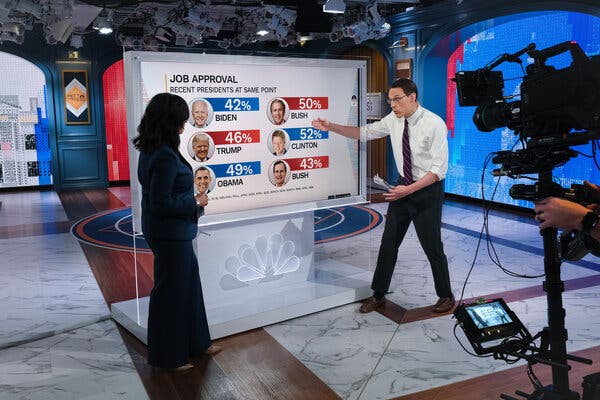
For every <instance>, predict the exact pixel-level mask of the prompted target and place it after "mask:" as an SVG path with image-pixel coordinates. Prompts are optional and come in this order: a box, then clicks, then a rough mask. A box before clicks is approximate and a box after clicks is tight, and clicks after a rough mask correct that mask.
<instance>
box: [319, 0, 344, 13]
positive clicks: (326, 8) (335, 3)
mask: <svg viewBox="0 0 600 400" xmlns="http://www.w3.org/2000/svg"><path fill="white" fill-rule="evenodd" d="M344 11H346V3H344V0H327V1H326V2H325V4H323V12H326V13H332V14H342V13H344Z"/></svg>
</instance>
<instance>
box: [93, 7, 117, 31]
mask: <svg viewBox="0 0 600 400" xmlns="http://www.w3.org/2000/svg"><path fill="white" fill-rule="evenodd" d="M111 11H112V10H111ZM94 28H95V29H97V30H98V32H100V34H102V35H108V34H111V33H112V31H113V29H112V12H108V13H107V12H106V9H103V10H102V11H100V14H98V16H97V17H96V23H95V24H94Z"/></svg>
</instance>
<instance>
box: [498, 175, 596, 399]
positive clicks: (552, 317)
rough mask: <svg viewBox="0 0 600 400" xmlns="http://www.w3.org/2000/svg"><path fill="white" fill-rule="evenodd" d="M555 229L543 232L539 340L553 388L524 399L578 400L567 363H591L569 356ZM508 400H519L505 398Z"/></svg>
mask: <svg viewBox="0 0 600 400" xmlns="http://www.w3.org/2000/svg"><path fill="white" fill-rule="evenodd" d="M538 177H539V180H540V182H542V183H544V182H552V170H549V171H544V172H540V173H539V174H538ZM557 234H558V230H557V229H556V228H545V229H542V231H541V235H542V237H543V244H544V273H545V276H546V280H545V281H544V291H545V292H546V300H547V303H548V326H547V327H545V328H544V329H543V330H542V332H540V333H539V334H538V335H536V337H537V336H539V337H541V346H540V347H541V353H540V355H539V356H538V357H539V358H541V359H542V360H545V361H540V362H543V363H545V364H549V365H551V367H552V385H549V386H545V387H543V388H540V389H537V390H536V391H534V392H533V393H532V394H527V393H524V392H521V391H517V392H516V394H518V395H519V396H521V397H524V398H526V399H529V400H579V394H578V393H577V392H575V391H572V390H570V389H569V370H570V369H571V367H570V366H569V365H568V364H567V360H572V361H576V362H581V363H585V364H591V363H592V361H591V360H588V359H585V358H581V357H575V356H572V355H568V354H567V345H566V342H567V329H566V328H565V310H564V308H563V304H562V292H563V291H564V283H563V281H562V280H561V278H560V265H561V260H560V256H559V254H560V253H559V244H558V238H557ZM500 398H502V399H505V400H518V399H516V398H514V397H511V396H508V395H505V394H502V395H500Z"/></svg>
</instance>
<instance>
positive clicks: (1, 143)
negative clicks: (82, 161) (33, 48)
mask: <svg viewBox="0 0 600 400" xmlns="http://www.w3.org/2000/svg"><path fill="white" fill-rule="evenodd" d="M0 66H1V69H2V79H0V188H14V187H24V186H40V185H51V184H52V173H51V152H50V143H49V138H48V118H47V116H46V78H45V77H44V73H43V72H42V71H41V70H40V69H39V68H38V67H36V66H35V65H34V64H32V63H30V62H29V61H26V60H24V59H22V58H20V57H17V56H14V55H12V54H8V53H3V52H0ZM24 77H26V79H25V78H24Z"/></svg>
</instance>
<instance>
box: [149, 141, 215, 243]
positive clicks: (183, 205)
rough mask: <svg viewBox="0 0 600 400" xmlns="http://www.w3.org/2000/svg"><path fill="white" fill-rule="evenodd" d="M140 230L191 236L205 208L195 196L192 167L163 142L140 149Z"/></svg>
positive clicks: (162, 236) (156, 236) (167, 235)
mask: <svg viewBox="0 0 600 400" xmlns="http://www.w3.org/2000/svg"><path fill="white" fill-rule="evenodd" d="M138 179H139V181H140V183H141V184H142V232H143V233H144V236H145V237H147V238H151V239H155V240H192V239H194V238H195V237H196V233H197V229H198V228H197V223H198V217H199V216H200V215H202V213H203V211H204V208H203V207H199V206H198V205H197V204H196V199H195V198H194V177H193V174H192V167H191V166H190V165H189V164H188V162H187V161H186V160H185V159H184V158H183V157H182V156H181V154H179V152H178V151H176V150H174V149H172V148H171V147H169V146H167V145H163V146H161V147H159V148H158V149H156V150H154V151H153V152H150V153H146V152H143V151H142V152H140V158H139V162H138Z"/></svg>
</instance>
